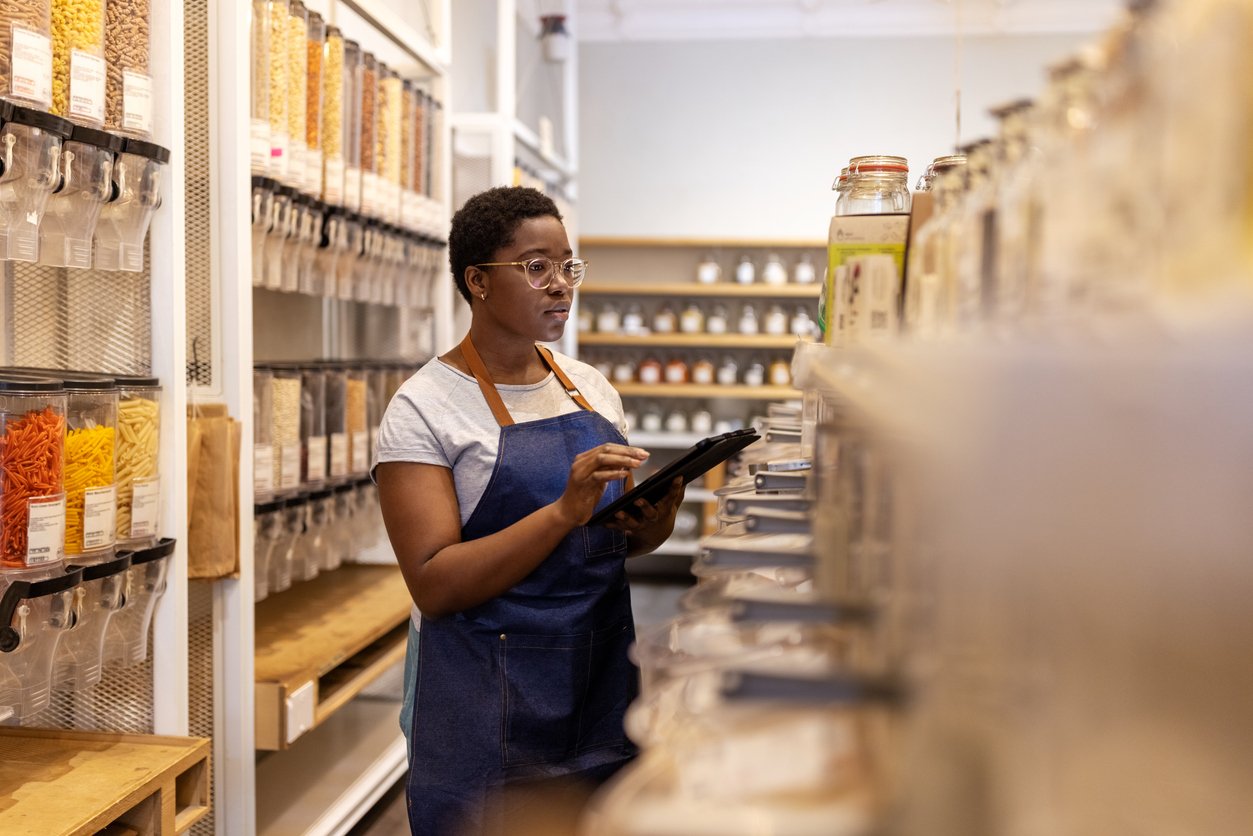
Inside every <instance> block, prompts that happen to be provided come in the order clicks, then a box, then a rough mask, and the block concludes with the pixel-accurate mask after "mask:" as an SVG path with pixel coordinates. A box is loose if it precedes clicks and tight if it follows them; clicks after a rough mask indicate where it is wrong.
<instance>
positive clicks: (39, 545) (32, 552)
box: [26, 494, 65, 566]
mask: <svg viewBox="0 0 1253 836" xmlns="http://www.w3.org/2000/svg"><path fill="white" fill-rule="evenodd" d="M26 507H27V512H28V516H27V522H26V565H27V566H40V565H42V564H44V563H51V562H52V561H54V560H60V559H61V558H63V557H65V494H57V495H56V496H44V497H39V498H38V499H32V500H30V501H29V503H28V504H27V506H26Z"/></svg>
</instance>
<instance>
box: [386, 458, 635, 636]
mask: <svg viewBox="0 0 1253 836" xmlns="http://www.w3.org/2000/svg"><path fill="white" fill-rule="evenodd" d="M646 456H647V454H646V453H645V452H644V451H643V450H640V449H638V448H635V447H626V446H624V445H621V444H604V445H601V446H600V447H595V448H593V449H591V450H588V451H587V452H585V453H581V454H579V456H578V457H576V458H575V460H574V464H573V465H572V466H571V467H570V477H569V479H568V480H567V482H566V489H565V492H564V493H563V494H562V495H561V497H560V498H558V499H557V500H556V501H555V502H552V503H550V504H548V505H545V506H544V507H542V508H540V509H538V510H537V511H535V512H533V513H531V514H529V515H528V516H526V517H523V518H522V519H521V520H519V521H518V522H516V523H514V524H513V525H511V526H509V527H508V528H504V529H502V530H500V531H498V532H496V533H495V534H491V535H488V536H487V537H480V538H479V539H477V540H469V541H466V542H462V540H461V511H460V506H459V505H458V503H457V491H456V488H455V486H454V485H453V480H452V471H450V470H449V469H448V468H446V467H440V466H437V465H429V464H416V463H412V462H384V463H382V464H380V465H379V466H378V469H377V471H376V473H377V479H378V486H379V504H380V506H381V507H382V510H383V522H384V523H385V524H386V526H387V536H388V538H389V539H390V540H391V543H392V549H393V550H394V551H395V552H396V558H397V560H398V561H399V563H400V571H401V573H402V574H403V575H404V578H405V583H406V585H408V587H409V594H410V595H412V596H413V601H414V603H415V604H417V605H418V609H419V610H421V611H422V614H423V615H425V616H429V617H431V618H440V617H442V616H445V615H449V614H451V613H456V612H461V611H462V610H466V609H469V608H471V607H476V606H478V605H480V604H483V603H486V602H487V601H490V600H491V599H493V598H495V597H497V596H499V595H502V594H504V593H505V592H506V591H508V590H509V589H510V588H512V587H514V586H516V585H517V584H518V583H519V582H520V581H521V580H522V579H523V578H525V577H526V576H527V575H529V574H530V573H531V572H532V571H534V570H535V568H536V567H537V566H539V565H540V564H541V563H543V562H544V560H545V559H546V558H547V557H548V556H549V555H550V554H552V552H553V551H554V550H555V549H556V548H557V545H558V544H559V543H560V542H561V540H562V538H564V537H565V536H566V535H567V534H569V533H570V532H571V531H572V530H573V529H574V528H575V527H576V526H579V525H582V524H583V523H585V522H587V520H588V519H589V518H590V517H591V516H592V511H593V510H594V509H595V508H596V503H597V502H599V501H600V497H601V494H602V493H604V490H605V484H606V483H607V482H611V481H613V480H615V479H621V478H623V477H624V476H626V475H627V474H628V473H630V472H631V471H632V470H634V469H635V468H637V467H639V465H640V464H641V463H642V462H643V461H644V459H645V457H646Z"/></svg>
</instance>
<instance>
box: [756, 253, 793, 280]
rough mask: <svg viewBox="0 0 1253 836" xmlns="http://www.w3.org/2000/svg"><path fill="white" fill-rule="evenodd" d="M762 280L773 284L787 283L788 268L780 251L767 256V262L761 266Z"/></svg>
mask: <svg viewBox="0 0 1253 836" xmlns="http://www.w3.org/2000/svg"><path fill="white" fill-rule="evenodd" d="M761 280H762V281H763V282H764V283H766V284H772V285H780V284H787V268H786V267H784V266H783V259H781V258H779V254H778V253H770V254H769V255H768V256H766V263H765V264H763V265H762V267H761Z"/></svg>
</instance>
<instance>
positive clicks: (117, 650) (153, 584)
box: [104, 537, 174, 668]
mask: <svg viewBox="0 0 1253 836" xmlns="http://www.w3.org/2000/svg"><path fill="white" fill-rule="evenodd" d="M172 554H174V540H172V539H170V538H168V537H167V538H165V539H163V540H161V541H160V542H158V543H157V544H156V545H155V546H150V547H148V548H145V549H140V550H139V551H136V552H131V553H130V554H129V555H127V556H128V557H129V558H130V562H131V566H130V569H129V570H127V578H126V584H125V591H126V600H125V601H124V602H123V604H122V608H121V609H119V610H117V611H115V612H114V613H113V617H112V618H110V619H109V624H108V628H107V629H106V630H105V639H104V660H105V662H106V663H109V664H118V665H120V666H122V667H124V668H129V667H131V666H132V665H139V664H142V663H143V661H144V660H145V659H146V658H148V633H149V629H150V628H151V626H152V614H153V612H155V611H156V608H157V601H159V600H160V599H161V596H162V595H164V594H165V587H166V583H167V581H168V580H169V577H170V555H172Z"/></svg>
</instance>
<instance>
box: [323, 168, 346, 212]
mask: <svg viewBox="0 0 1253 836" xmlns="http://www.w3.org/2000/svg"><path fill="white" fill-rule="evenodd" d="M322 198H323V199H324V200H325V201H326V202H327V203H330V204H333V205H335V206H338V205H340V204H341V203H343V202H344V158H343V157H327V158H326V182H325V183H324V184H323V187H322Z"/></svg>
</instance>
